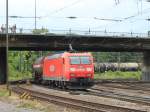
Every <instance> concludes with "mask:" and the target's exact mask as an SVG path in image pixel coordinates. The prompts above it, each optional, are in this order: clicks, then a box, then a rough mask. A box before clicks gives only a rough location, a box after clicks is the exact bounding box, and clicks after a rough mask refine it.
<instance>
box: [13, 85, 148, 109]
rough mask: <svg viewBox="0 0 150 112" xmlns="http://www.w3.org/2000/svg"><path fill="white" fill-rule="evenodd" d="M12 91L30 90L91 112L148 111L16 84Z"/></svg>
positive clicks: (49, 99)
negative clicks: (73, 97) (58, 94)
mask: <svg viewBox="0 0 150 112" xmlns="http://www.w3.org/2000/svg"><path fill="white" fill-rule="evenodd" d="M12 91H14V92H16V93H18V94H22V93H23V92H29V93H30V94H31V96H32V97H34V98H37V99H40V100H44V101H48V102H53V103H55V104H60V105H63V106H64V105H65V106H68V107H73V108H78V109H82V110H86V111H89V112H108V111H110V112H111V111H113V112H114V111H115V112H146V111H143V110H137V109H130V108H126V107H119V106H112V105H106V104H99V103H94V102H88V101H83V100H77V99H72V98H67V97H61V96H56V95H50V94H46V93H42V92H39V91H35V90H30V89H27V88H23V87H16V86H15V87H12Z"/></svg>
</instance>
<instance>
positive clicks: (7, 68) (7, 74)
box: [6, 0, 9, 89]
mask: <svg viewBox="0 0 150 112" xmlns="http://www.w3.org/2000/svg"><path fill="white" fill-rule="evenodd" d="M8 38H9V34H8V0H6V83H7V89H9V67H8V50H9V49H8V48H9V42H8V41H9V40H8Z"/></svg>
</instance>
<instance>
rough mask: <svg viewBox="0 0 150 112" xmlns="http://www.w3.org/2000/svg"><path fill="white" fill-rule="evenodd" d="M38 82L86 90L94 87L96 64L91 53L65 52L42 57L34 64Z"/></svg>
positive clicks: (35, 76) (35, 77)
mask: <svg viewBox="0 0 150 112" xmlns="http://www.w3.org/2000/svg"><path fill="white" fill-rule="evenodd" d="M33 73H34V74H33V78H34V80H35V81H36V82H41V81H44V82H48V83H49V84H50V85H53V86H54V85H55V86H58V87H66V88H76V89H86V88H88V87H90V86H92V85H93V77H94V64H93V57H92V55H91V54H90V53H70V52H63V53H58V54H53V55H48V56H45V57H41V58H39V59H37V60H36V61H35V63H34V64H33Z"/></svg>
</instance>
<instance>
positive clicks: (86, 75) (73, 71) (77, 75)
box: [66, 53, 94, 88]
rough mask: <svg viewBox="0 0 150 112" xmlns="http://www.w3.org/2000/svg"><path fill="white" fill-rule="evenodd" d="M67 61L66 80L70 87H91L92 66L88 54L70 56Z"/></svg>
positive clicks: (91, 59) (90, 57)
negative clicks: (67, 79)
mask: <svg viewBox="0 0 150 112" xmlns="http://www.w3.org/2000/svg"><path fill="white" fill-rule="evenodd" d="M66 60H67V61H68V70H69V71H68V76H69V77H68V78H69V80H70V82H69V85H70V86H71V87H77V88H79V87H82V88H88V87H90V86H92V85H93V77H94V65H93V58H92V56H91V54H89V53H83V54H71V55H68V57H67V58H66Z"/></svg>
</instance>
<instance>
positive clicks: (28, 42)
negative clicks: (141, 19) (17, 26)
mask: <svg viewBox="0 0 150 112" xmlns="http://www.w3.org/2000/svg"><path fill="white" fill-rule="evenodd" d="M5 37H6V35H5V34H0V54H1V55H0V83H5V82H6V52H5V48H4V47H5V46H6V38H5ZM69 44H71V45H72V47H73V49H75V50H77V51H109V52H111V51H112V52H113V51H119V52H123V51H127V52H146V53H144V60H145V61H144V65H145V69H143V74H145V76H144V77H143V80H146V79H148V80H150V78H146V77H149V76H150V72H149V71H150V70H149V69H150V67H149V66H150V65H149V64H145V62H146V61H150V58H149V57H150V55H149V53H150V38H138V37H136V38H135V37H134V38H130V37H109V36H107V37H106V36H82V35H31V34H9V50H34V51H46V50H47V51H62V50H69ZM147 55H148V56H147ZM146 74H147V75H146Z"/></svg>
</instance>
